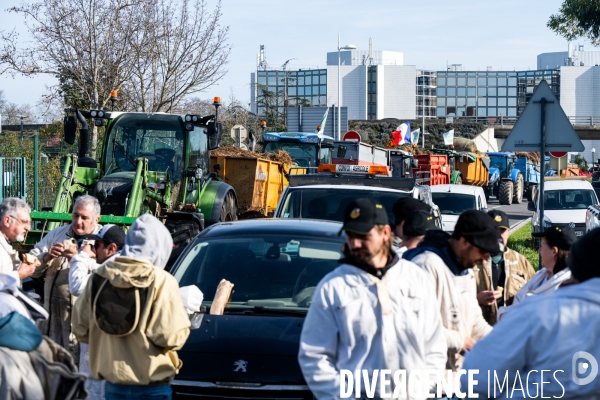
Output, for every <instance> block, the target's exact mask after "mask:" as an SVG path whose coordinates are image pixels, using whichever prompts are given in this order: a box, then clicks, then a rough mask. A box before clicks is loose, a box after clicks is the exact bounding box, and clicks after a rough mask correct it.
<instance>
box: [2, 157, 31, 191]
mask: <svg viewBox="0 0 600 400" xmlns="http://www.w3.org/2000/svg"><path fill="white" fill-rule="evenodd" d="M0 185H1V190H0V201H3V200H4V199H5V198H7V197H18V198H21V199H23V200H25V198H26V196H27V177H26V175H25V157H0Z"/></svg>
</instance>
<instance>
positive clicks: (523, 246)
mask: <svg viewBox="0 0 600 400" xmlns="http://www.w3.org/2000/svg"><path fill="white" fill-rule="evenodd" d="M508 247H509V248H511V249H513V250H515V251H518V252H519V253H521V254H523V255H524V256H525V258H527V259H528V260H529V262H530V263H531V265H532V266H533V268H534V269H535V270H536V271H537V270H538V268H539V265H538V264H539V254H538V252H537V248H536V247H535V244H534V242H533V238H532V237H531V222H528V223H527V224H526V225H524V226H522V227H521V228H520V229H519V230H518V231H516V232H514V233H513V234H512V235H510V237H509V238H508Z"/></svg>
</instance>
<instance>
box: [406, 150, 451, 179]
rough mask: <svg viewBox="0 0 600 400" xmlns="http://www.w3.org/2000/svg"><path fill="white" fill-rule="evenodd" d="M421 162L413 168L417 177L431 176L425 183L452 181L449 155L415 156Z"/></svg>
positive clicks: (425, 177)
mask: <svg viewBox="0 0 600 400" xmlns="http://www.w3.org/2000/svg"><path fill="white" fill-rule="evenodd" d="M414 157H415V158H416V159H417V161H418V162H419V167H418V168H413V176H414V177H415V178H424V179H427V178H429V182H427V181H424V182H423V184H425V185H431V186H433V185H445V184H449V183H450V166H449V165H448V156H447V155H442V154H421V155H418V156H414Z"/></svg>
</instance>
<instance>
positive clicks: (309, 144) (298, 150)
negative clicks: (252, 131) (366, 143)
mask: <svg viewBox="0 0 600 400" xmlns="http://www.w3.org/2000/svg"><path fill="white" fill-rule="evenodd" d="M261 145H262V148H263V152H264V153H276V152H278V151H280V150H283V151H286V152H287V153H288V154H289V155H290V157H291V158H292V160H293V168H294V170H292V173H315V172H316V169H317V167H318V166H319V165H320V164H322V163H324V164H331V150H332V148H333V138H332V137H330V136H323V135H318V134H317V133H304V132H265V133H263V135H262V142H261ZM299 169H301V171H300V170H299Z"/></svg>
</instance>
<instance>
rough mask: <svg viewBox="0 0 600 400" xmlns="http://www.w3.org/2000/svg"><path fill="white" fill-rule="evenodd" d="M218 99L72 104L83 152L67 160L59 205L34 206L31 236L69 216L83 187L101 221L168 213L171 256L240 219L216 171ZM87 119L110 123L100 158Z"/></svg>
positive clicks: (71, 138) (72, 125)
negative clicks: (136, 107)
mask: <svg viewBox="0 0 600 400" xmlns="http://www.w3.org/2000/svg"><path fill="white" fill-rule="evenodd" d="M214 106H215V114H214V115H207V116H200V115H192V114H187V115H175V114H165V113H138V112H121V111H111V112H108V111H104V110H89V111H83V110H79V109H68V110H67V116H66V117H65V121H64V122H65V123H64V140H65V142H67V143H70V144H73V143H74V142H75V135H76V129H77V122H79V124H80V125H81V128H80V129H79V151H78V154H72V155H68V156H67V157H66V159H65V163H64V169H63V173H62V178H61V180H60V183H59V186H58V193H57V195H56V199H55V202H54V206H53V207H52V210H51V211H50V212H32V214H31V218H32V220H34V221H38V222H37V223H36V224H35V228H36V229H35V230H34V231H31V232H30V233H29V235H28V237H27V243H36V242H37V241H39V240H40V238H41V237H42V236H43V235H44V234H45V233H47V232H48V231H50V230H52V229H53V228H55V227H56V226H58V225H61V224H66V223H69V222H70V221H71V212H72V206H73V203H74V201H75V200H76V199H77V197H78V196H81V195H84V194H89V195H93V196H95V197H97V198H98V200H99V201H100V205H101V209H102V216H101V219H100V222H101V223H113V224H120V225H125V226H127V225H130V224H132V223H133V222H134V221H135V219H136V217H138V216H139V215H141V214H145V213H148V214H152V215H155V216H156V217H158V218H160V219H162V220H163V221H164V223H165V226H166V227H167V229H169V231H170V232H171V235H172V236H173V242H174V249H173V252H172V255H171V259H170V260H169V263H172V262H174V261H175V259H176V258H177V256H178V255H179V254H180V253H181V251H182V250H183V248H184V247H185V246H186V245H187V243H188V242H189V241H190V240H191V239H192V238H193V237H194V236H195V235H196V234H197V233H198V232H200V231H201V230H202V229H204V227H205V226H208V225H211V224H214V223H216V222H220V221H229V220H235V219H237V197H236V193H235V190H234V189H233V187H232V186H231V185H229V184H227V183H226V182H224V181H223V180H222V179H221V178H219V176H218V175H217V174H216V173H215V172H211V171H210V170H209V168H210V160H209V151H210V150H211V149H215V148H217V147H218V146H219V142H220V140H221V135H222V126H221V123H220V122H218V107H219V106H220V98H218V97H215V101H214ZM88 121H89V122H91V123H92V124H94V125H95V126H105V133H104V137H103V141H102V152H101V153H100V154H102V157H101V158H100V160H98V161H96V160H94V159H92V158H90V157H89V146H88V143H89V128H88Z"/></svg>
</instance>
